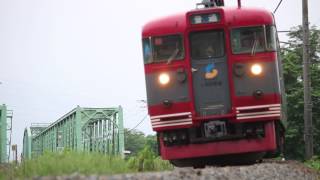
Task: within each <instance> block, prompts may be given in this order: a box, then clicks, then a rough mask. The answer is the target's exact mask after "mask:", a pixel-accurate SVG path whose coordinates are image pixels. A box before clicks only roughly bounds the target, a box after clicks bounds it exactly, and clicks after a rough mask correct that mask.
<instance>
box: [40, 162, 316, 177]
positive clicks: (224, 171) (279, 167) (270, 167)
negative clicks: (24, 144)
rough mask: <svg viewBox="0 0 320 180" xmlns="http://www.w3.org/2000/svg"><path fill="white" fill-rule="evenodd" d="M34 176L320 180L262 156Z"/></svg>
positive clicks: (313, 173)
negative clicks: (219, 163) (162, 168)
mask: <svg viewBox="0 0 320 180" xmlns="http://www.w3.org/2000/svg"><path fill="white" fill-rule="evenodd" d="M34 179H35V180H54V179H59V180H67V179H68V180H82V179H90V180H107V179H108V180H124V179H130V180H149V179H150V180H167V179H168V180H178V179H187V180H189V179H190V180H196V179H201V180H207V179H208V180H209V179H219V180H231V179H232V180H234V179H236V180H247V179H248V180H256V179H257V180H259V179H261V180H262V179H263V180H265V179H273V180H300V179H306V180H320V173H319V172H316V171H314V170H312V169H310V168H308V167H306V166H305V165H304V164H302V163H300V162H297V161H279V160H264V161H263V162H261V163H257V164H254V165H246V166H223V167H216V166H209V167H206V168H203V169H194V168H175V169H174V170H173V171H166V172H149V173H136V174H120V175H113V176H104V175H90V176H83V175H79V174H77V173H75V174H73V175H70V176H51V177H35V178H34Z"/></svg>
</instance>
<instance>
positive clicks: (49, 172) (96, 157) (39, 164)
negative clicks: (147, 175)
mask: <svg viewBox="0 0 320 180" xmlns="http://www.w3.org/2000/svg"><path fill="white" fill-rule="evenodd" d="M171 169H173V167H172V165H170V163H169V162H167V161H163V160H161V159H160V158H159V157H156V156H154V155H153V153H152V152H150V149H148V148H145V149H144V150H143V151H142V152H140V153H139V154H138V155H137V156H134V157H130V158H129V159H127V160H125V159H123V158H121V157H117V156H106V155H102V154H98V153H78V152H72V151H65V152H61V153H45V154H44V155H42V156H40V157H38V158H35V159H31V160H25V161H24V162H22V163H21V164H20V165H18V166H13V165H11V167H10V166H8V167H7V168H0V179H25V178H31V177H35V176H55V175H70V174H73V173H79V174H83V175H90V174H97V175H101V174H103V175H112V174H122V173H133V172H144V171H163V170H171Z"/></svg>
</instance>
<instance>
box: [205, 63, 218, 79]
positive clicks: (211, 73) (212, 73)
mask: <svg viewBox="0 0 320 180" xmlns="http://www.w3.org/2000/svg"><path fill="white" fill-rule="evenodd" d="M205 72H206V73H205V78H206V79H214V78H215V77H217V76H218V70H217V69H216V68H215V64H214V63H211V64H208V65H207V66H206V67H205Z"/></svg>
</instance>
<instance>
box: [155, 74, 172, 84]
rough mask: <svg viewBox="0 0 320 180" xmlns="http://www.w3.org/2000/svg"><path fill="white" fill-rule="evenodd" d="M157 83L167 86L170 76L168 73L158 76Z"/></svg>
mask: <svg viewBox="0 0 320 180" xmlns="http://www.w3.org/2000/svg"><path fill="white" fill-rule="evenodd" d="M158 81H159V83H160V84H161V85H167V84H169V82H170V76H169V74H168V73H161V74H160V75H159V76H158Z"/></svg>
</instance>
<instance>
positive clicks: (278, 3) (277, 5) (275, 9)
mask: <svg viewBox="0 0 320 180" xmlns="http://www.w3.org/2000/svg"><path fill="white" fill-rule="evenodd" d="M281 3H282V0H280V2H279V3H278V5H277V7H276V9H275V10H274V11H273V14H275V13H276V12H277V10H278V8H279V7H280V5H281Z"/></svg>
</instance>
